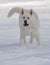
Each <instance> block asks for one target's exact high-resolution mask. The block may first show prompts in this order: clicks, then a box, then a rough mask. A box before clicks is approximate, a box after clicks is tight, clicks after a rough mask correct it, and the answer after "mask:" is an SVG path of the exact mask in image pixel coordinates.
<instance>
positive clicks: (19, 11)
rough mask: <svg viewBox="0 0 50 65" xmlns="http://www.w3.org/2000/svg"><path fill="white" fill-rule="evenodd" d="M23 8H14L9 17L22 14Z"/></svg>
mask: <svg viewBox="0 0 50 65" xmlns="http://www.w3.org/2000/svg"><path fill="white" fill-rule="evenodd" d="M21 10H22V8H20V7H14V8H12V9H11V10H10V12H9V13H8V17H10V16H12V15H13V14H14V13H21Z"/></svg>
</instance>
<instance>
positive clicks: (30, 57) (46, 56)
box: [0, 7, 50, 65]
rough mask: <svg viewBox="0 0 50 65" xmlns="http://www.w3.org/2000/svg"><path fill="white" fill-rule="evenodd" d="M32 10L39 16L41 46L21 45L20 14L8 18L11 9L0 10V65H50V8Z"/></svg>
mask: <svg viewBox="0 0 50 65" xmlns="http://www.w3.org/2000/svg"><path fill="white" fill-rule="evenodd" d="M25 8H30V9H31V8H32V9H33V10H34V11H35V12H36V13H37V14H38V16H39V20H40V36H41V46H37V45H36V41H35V40H34V44H32V45H31V44H30V43H29V37H27V43H26V44H25V45H23V46H20V45H19V38H20V30H19V25H18V24H19V21H18V16H19V14H14V15H13V16H12V17H11V18H7V15H8V12H9V10H10V9H11V7H5V8H0V65H50V7H25Z"/></svg>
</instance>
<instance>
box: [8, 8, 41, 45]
mask: <svg viewBox="0 0 50 65" xmlns="http://www.w3.org/2000/svg"><path fill="white" fill-rule="evenodd" d="M23 12H24V14H22V8H18V7H14V8H12V9H11V10H10V12H9V14H8V17H10V16H12V15H13V14H14V13H19V14H20V16H19V28H20V32H21V34H20V43H21V44H24V43H25V41H26V36H27V35H28V36H30V43H32V41H33V39H34V38H36V40H37V42H38V44H40V34H39V19H38V16H37V14H36V13H35V12H34V11H33V10H32V15H30V12H31V10H26V9H23ZM23 17H25V19H26V20H27V22H28V23H29V26H27V27H25V26H24V25H23V23H24V19H23ZM27 17H29V18H30V19H29V20H28V19H27Z"/></svg>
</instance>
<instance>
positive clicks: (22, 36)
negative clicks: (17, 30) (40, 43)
mask: <svg viewBox="0 0 50 65" xmlns="http://www.w3.org/2000/svg"><path fill="white" fill-rule="evenodd" d="M25 41H26V39H25V35H24V34H21V35H20V45H23V44H25Z"/></svg>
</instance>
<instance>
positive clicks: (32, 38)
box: [30, 35, 34, 44]
mask: <svg viewBox="0 0 50 65" xmlns="http://www.w3.org/2000/svg"><path fill="white" fill-rule="evenodd" d="M33 40H34V36H33V35H31V37H30V43H31V44H32V43H33Z"/></svg>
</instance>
